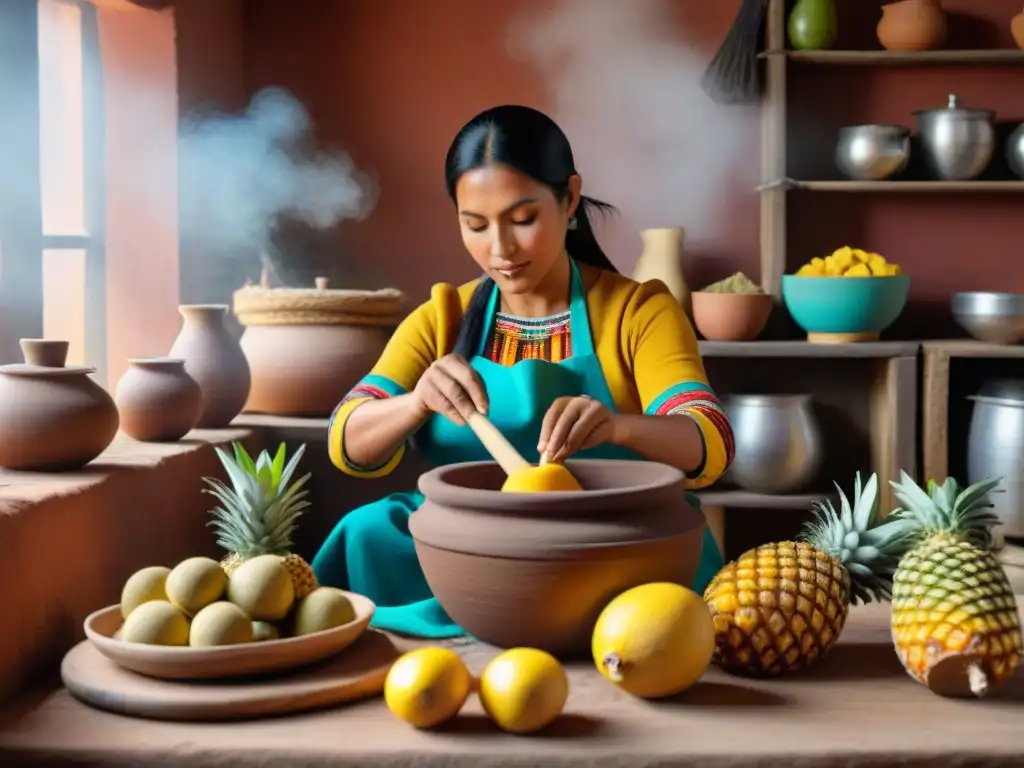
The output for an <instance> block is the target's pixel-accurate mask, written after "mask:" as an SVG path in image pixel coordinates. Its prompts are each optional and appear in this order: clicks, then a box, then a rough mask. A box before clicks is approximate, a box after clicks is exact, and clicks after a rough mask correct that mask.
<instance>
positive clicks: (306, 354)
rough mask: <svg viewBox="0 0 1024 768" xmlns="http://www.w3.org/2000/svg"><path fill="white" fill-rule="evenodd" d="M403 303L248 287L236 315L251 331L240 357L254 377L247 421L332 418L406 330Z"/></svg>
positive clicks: (388, 293)
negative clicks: (255, 416) (257, 416)
mask: <svg viewBox="0 0 1024 768" xmlns="http://www.w3.org/2000/svg"><path fill="white" fill-rule="evenodd" d="M404 308H405V295H404V294H403V293H402V292H401V291H397V290H394V289H384V290H380V291H355V290H333V289H328V283H327V279H326V278H322V277H321V278H317V280H316V288H312V289H311V288H269V287H267V286H262V287H260V286H246V287H245V288H241V289H239V290H238V291H236V292H235V295H234V311H235V315H236V316H237V317H238V321H239V322H240V323H242V325H244V326H246V328H245V332H244V333H243V334H242V341H241V345H242V350H243V351H244V353H245V356H246V359H247V360H248V361H249V367H250V369H251V370H252V389H251V390H250V392H249V398H248V400H247V401H246V403H245V411H246V412H247V413H266V414H272V415H275V416H330V415H331V413H332V412H333V411H334V409H335V408H336V407H337V405H338V403H339V402H341V400H342V399H343V398H344V397H345V395H346V394H348V391H349V390H350V389H351V388H352V387H353V386H355V384H356V383H357V382H358V381H359V380H360V379H361V378H362V377H363V376H365V375H366V374H367V373H369V371H370V369H371V368H372V367H373V366H374V364H375V363H376V362H377V359H378V358H379V357H380V355H381V353H382V352H383V351H384V347H385V346H386V345H387V343H388V340H389V339H390V338H391V332H392V330H393V329H394V327H395V326H396V325H397V324H398V323H399V322H400V320H401V317H402V315H403V314H404Z"/></svg>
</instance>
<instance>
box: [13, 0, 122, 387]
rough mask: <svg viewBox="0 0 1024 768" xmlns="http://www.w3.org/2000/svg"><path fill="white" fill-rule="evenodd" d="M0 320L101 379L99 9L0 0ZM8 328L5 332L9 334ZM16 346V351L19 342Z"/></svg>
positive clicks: (69, 2) (76, 0) (72, 2)
mask: <svg viewBox="0 0 1024 768" xmlns="http://www.w3.org/2000/svg"><path fill="white" fill-rule="evenodd" d="M0 30H2V31H0V99H3V103H5V104H12V105H17V107H16V108H12V109H11V110H10V113H17V114H14V115H12V114H10V113H8V115H0V142H2V143H3V144H5V145H6V146H5V148H4V149H0V167H7V168H10V169H12V172H11V173H10V174H9V175H8V178H7V179H6V180H5V181H0V208H2V209H3V210H4V213H2V214H0V259H2V261H0V312H2V315H0V323H2V324H3V326H4V327H3V328H2V329H0V333H2V334H4V342H6V343H5V344H4V345H2V346H0V355H3V356H4V359H3V362H10V361H11V360H9V359H7V358H9V357H10V356H11V352H12V350H11V347H12V337H13V346H14V349H15V350H16V342H17V338H19V337H26V336H45V337H47V338H60V339H67V340H68V341H69V342H70V350H69V353H68V363H69V364H83V363H86V364H89V365H92V366H94V367H96V368H97V369H98V371H97V373H98V378H100V380H101V381H103V379H104V378H105V377H104V374H105V371H104V368H105V362H106V349H105V347H106V344H105V338H106V333H105V326H106V318H105V315H106V312H105V307H106V300H105V278H104V273H105V270H104V250H105V249H104V241H103V228H104V227H103V225H104V211H105V204H104V200H103V191H104V190H103V162H104V158H103V141H102V127H103V122H102V109H103V103H102V95H101V90H100V85H101V84H100V75H101V68H100V60H99V40H98V32H97V28H96V12H95V8H94V7H93V6H92V5H91V4H90V3H87V2H84V0H37V2H36V3H34V4H33V3H31V2H24V0H0ZM12 332H13V333H12ZM14 354H17V352H16V351H15V352H14Z"/></svg>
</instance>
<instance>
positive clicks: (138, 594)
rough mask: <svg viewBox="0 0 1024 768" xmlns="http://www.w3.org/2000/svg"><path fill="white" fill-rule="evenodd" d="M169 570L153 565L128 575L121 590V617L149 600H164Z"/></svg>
mask: <svg viewBox="0 0 1024 768" xmlns="http://www.w3.org/2000/svg"><path fill="white" fill-rule="evenodd" d="M170 572H171V569H170V568H165V567H164V566H162V565H153V566H150V567H149V568H143V569H142V570H141V571H136V572H135V573H133V574H132V575H131V576H129V577H128V581H126V582H125V583H124V588H123V589H122V590H121V618H123V619H127V618H128V616H129V614H131V612H132V611H134V610H135V609H136V608H138V607H139V606H140V605H142V604H143V603H148V602H149V601H150V600H165V601H166V600H167V588H166V585H167V576H168V575H169V574H170Z"/></svg>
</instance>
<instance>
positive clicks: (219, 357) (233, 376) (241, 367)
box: [169, 304, 250, 429]
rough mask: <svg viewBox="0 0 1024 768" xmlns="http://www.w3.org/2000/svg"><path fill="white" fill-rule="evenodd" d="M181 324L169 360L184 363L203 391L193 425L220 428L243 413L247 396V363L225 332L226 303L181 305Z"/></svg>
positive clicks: (230, 336)
mask: <svg viewBox="0 0 1024 768" xmlns="http://www.w3.org/2000/svg"><path fill="white" fill-rule="evenodd" d="M178 311H179V312H180V313H181V316H182V318H183V319H184V323H182V326H181V332H180V333H179V334H178V338H177V339H175V341H174V345H173V346H172V347H171V352H170V355H169V357H173V358H179V359H181V360H184V361H185V371H186V372H187V373H188V375H189V376H191V377H192V378H193V379H195V381H196V383H197V384H199V389H200V391H201V392H202V406H201V408H200V411H199V419H198V420H197V421H196V424H195V426H196V427H197V428H199V429H220V428H223V427H226V426H228V424H230V423H231V420H232V419H233V418H235V416H237V415H238V414H239V413H241V412H242V406H243V405H245V399H246V398H247V397H248V396H249V384H250V376H249V363H248V362H246V359H245V355H243V354H242V348H241V347H240V346H239V344H238V341H237V340H236V339H235V338H234V337H233V336H232V335H231V334H230V333H229V332H228V329H227V326H226V325H225V324H224V318H225V316H226V314H227V311H228V307H227V305H226V304H183V305H182V306H180V307H178Z"/></svg>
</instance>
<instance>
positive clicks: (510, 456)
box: [467, 413, 583, 492]
mask: <svg viewBox="0 0 1024 768" xmlns="http://www.w3.org/2000/svg"><path fill="white" fill-rule="evenodd" d="M467 423H468V424H469V427H470V429H472V430H473V432H474V433H475V434H476V436H477V438H479V440H480V442H481V443H483V444H484V448H486V449H487V451H488V453H490V454H491V456H492V457H493V458H494V460H495V461H496V462H497V463H498V466H500V467H501V468H502V469H503V470H505V474H506V475H508V479H507V480H506V481H505V484H504V485H503V486H502V490H503V491H516V492H542V491H581V490H583V489H582V488H581V487H580V484H579V483H578V482H577V481H576V478H575V477H573V476H572V473H571V472H569V470H568V469H566V468H565V467H563V466H562V465H561V464H547V463H542V464H541V465H540V466H534V465H533V464H531V463H530V462H528V461H527V460H526V459H524V458H523V457H522V455H521V454H520V453H519V451H517V450H516V449H515V447H514V446H513V445H512V443H510V442H509V441H508V438H506V437H505V436H504V435H503V434H501V432H500V431H499V430H498V428H497V427H495V426H494V425H493V424H492V423H491V422H490V420H489V419H488V418H487V417H486V416H484V415H483V414H482V413H474V414H472V415H471V416H470V417H469V419H467Z"/></svg>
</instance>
